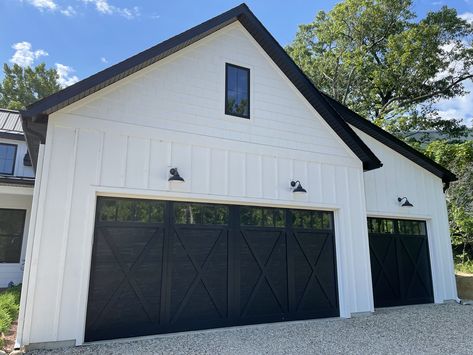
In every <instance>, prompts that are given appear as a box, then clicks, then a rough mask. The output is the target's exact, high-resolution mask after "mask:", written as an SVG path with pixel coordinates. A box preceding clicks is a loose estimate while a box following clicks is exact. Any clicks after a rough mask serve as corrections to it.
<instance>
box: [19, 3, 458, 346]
mask: <svg viewBox="0 0 473 355" xmlns="http://www.w3.org/2000/svg"><path fill="white" fill-rule="evenodd" d="M22 118H23V125H24V128H25V132H26V138H27V143H28V146H29V149H30V153H31V155H32V160H33V163H34V165H35V167H36V173H37V175H36V184H35V189H34V197H33V208H32V216H31V222H30V235H31V237H30V238H29V240H28V247H27V256H26V265H25V274H24V278H23V285H24V286H23V294H22V300H21V313H20V320H19V327H18V342H19V344H21V345H30V346H32V347H33V346H41V345H44V343H54V342H57V344H59V345H74V344H76V345H78V344H83V343H84V342H90V341H95V340H102V339H113V338H120V337H133V336H141V335H148V334H158V333H169V332H176V331H185V330H193V329H205V328H215V327H225V326H233V325H246V324H255V323H264V322H274V321H289V320H300V319H310V318H318V317H346V318H348V317H350V316H351V315H352V314H354V313H358V312H373V311H374V310H375V307H382V306H389V305H401V304H402V305H405V304H414V303H428V302H435V303H442V302H444V301H446V300H451V299H456V297H457V295H456V288H455V279H454V273H453V261H452V253H451V247H450V238H449V229H448V221H447V211H446V205H445V198H444V194H443V188H444V186H445V187H448V184H449V182H450V181H453V180H454V179H455V176H454V175H453V174H452V173H450V172H449V171H447V170H445V169H443V168H442V167H440V166H439V165H437V164H436V163H434V162H433V161H431V160H429V159H428V158H426V157H425V156H423V155H422V154H420V153H418V152H416V151H415V150H414V149H412V148H410V147H409V146H407V145H405V144H404V143H402V142H401V141H399V140H397V139H396V138H395V137H393V136H391V135H390V134H388V133H386V132H384V131H383V130H382V129H380V128H378V127H377V126H374V125H373V124H371V123H370V122H368V121H367V120H364V119H363V118H361V117H359V116H357V115H356V114H355V113H353V112H352V111H350V110H348V109H347V108H345V107H344V106H343V105H340V104H339V103H337V102H336V101H334V100H332V99H331V98H329V97H328V96H326V95H323V94H322V93H320V92H319V91H318V90H317V89H316V88H315V87H314V86H313V85H312V83H311V82H310V81H309V80H308V79H307V77H306V76H305V75H304V74H303V73H302V72H301V70H300V69H299V68H298V67H297V66H296V65H295V64H294V63H293V61H292V60H291V59H290V58H289V57H288V56H287V54H286V53H285V51H284V50H283V49H282V48H281V47H280V46H279V44H278V43H277V42H276V41H275V40H274V38H273V37H272V36H271V34H270V33H269V32H268V31H267V30H266V29H265V28H264V27H263V26H262V24H261V23H260V22H259V21H258V20H257V19H256V18H255V16H254V15H253V14H252V13H251V12H250V10H249V9H248V8H247V6H246V5H244V4H243V5H240V6H238V7H236V8H234V9H232V10H230V11H228V12H225V13H223V14H221V15H219V16H217V17H215V18H213V19H211V20H209V21H207V22H204V23H202V24H201V25H198V26H196V27H194V28H192V29H190V30H188V31H186V32H184V33H182V34H179V35H177V36H175V37H173V38H171V39H169V40H167V41H165V42H162V43H160V44H158V45H157V46H155V47H152V48H150V49H148V50H146V51H144V52H142V53H139V54H137V55H136V56H133V57H131V58H129V59H127V60H125V61H123V62H121V63H118V64H116V65H114V66H112V67H110V68H108V69H105V70H104V71H102V72H99V73H97V74H95V75H93V76H91V77H89V78H87V79H85V80H83V81H81V82H78V83H77V84H75V85H72V86H70V87H68V88H66V89H64V90H62V91H60V92H59V93H57V94H54V95H52V96H50V97H48V98H45V99H43V100H41V101H39V102H37V103H35V104H33V105H31V106H30V107H28V109H27V110H25V111H24V112H22ZM398 199H399V200H398Z"/></svg>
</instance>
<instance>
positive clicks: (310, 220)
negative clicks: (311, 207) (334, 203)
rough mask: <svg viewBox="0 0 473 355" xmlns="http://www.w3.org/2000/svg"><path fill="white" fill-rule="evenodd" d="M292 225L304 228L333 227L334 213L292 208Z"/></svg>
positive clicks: (325, 228)
mask: <svg viewBox="0 0 473 355" xmlns="http://www.w3.org/2000/svg"><path fill="white" fill-rule="evenodd" d="M291 213H292V226H293V227H295V228H304V229H321V230H330V229H332V228H333V227H332V225H333V224H332V213H331V212H320V211H308V210H291Z"/></svg>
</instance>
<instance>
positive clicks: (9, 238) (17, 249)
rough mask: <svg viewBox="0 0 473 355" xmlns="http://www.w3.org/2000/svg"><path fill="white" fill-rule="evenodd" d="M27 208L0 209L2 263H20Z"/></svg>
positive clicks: (0, 261)
mask: <svg viewBox="0 0 473 355" xmlns="http://www.w3.org/2000/svg"><path fill="white" fill-rule="evenodd" d="M25 215H26V211H25V210H12V209H0V263H19V262H20V257H21V244H22V240H23V229H24V226H25Z"/></svg>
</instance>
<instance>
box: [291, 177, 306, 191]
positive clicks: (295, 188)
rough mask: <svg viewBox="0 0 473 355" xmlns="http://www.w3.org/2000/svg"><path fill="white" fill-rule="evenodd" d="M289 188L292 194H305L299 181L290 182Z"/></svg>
mask: <svg viewBox="0 0 473 355" xmlns="http://www.w3.org/2000/svg"><path fill="white" fill-rule="evenodd" d="M291 186H292V187H293V189H292V192H294V193H295V194H305V193H306V192H307V190H306V189H304V188H303V187H302V185H301V182H300V181H299V180H297V181H291Z"/></svg>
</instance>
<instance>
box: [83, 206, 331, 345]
mask: <svg viewBox="0 0 473 355" xmlns="http://www.w3.org/2000/svg"><path fill="white" fill-rule="evenodd" d="M338 314H339V311H338V295H337V278H336V263H335V244H334V232H333V217H332V213H330V212H319V211H307V210H288V209H277V208H261V207H248V206H229V205H214V204H197V203H183V202H170V201H151V200H134V199H117V198H105V197H103V198H102V197H101V198H99V199H98V203H97V217H96V226H95V239H94V246H93V253H92V266H91V275H90V287H89V300H88V307H87V321H86V332H85V340H86V341H93V340H101V339H112V338H119V337H131V336H138V335H148V334H158V333H167V332H175V331H183V330H193V329H205V328H214V327H224V326H232V325H242V324H252V323H262V322H274V321H284V320H296V319H308V318H317V317H330V316H338Z"/></svg>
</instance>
